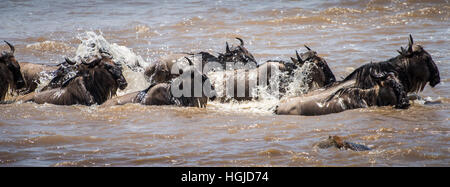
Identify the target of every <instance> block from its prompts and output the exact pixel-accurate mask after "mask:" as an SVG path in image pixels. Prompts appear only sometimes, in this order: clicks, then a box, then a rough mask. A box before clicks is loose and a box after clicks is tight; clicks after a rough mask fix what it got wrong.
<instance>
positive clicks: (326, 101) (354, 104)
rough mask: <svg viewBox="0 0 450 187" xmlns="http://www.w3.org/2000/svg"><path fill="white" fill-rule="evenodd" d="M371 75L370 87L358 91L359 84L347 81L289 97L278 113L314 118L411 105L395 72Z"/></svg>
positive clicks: (372, 72)
mask: <svg viewBox="0 0 450 187" xmlns="http://www.w3.org/2000/svg"><path fill="white" fill-rule="evenodd" d="M369 76H371V79H372V80H373V81H374V82H375V83H376V85H375V86H373V87H371V88H368V89H363V88H358V87H355V86H354V85H358V84H359V83H357V81H356V83H355V82H354V81H348V82H345V83H343V84H339V85H336V86H334V87H330V88H327V89H324V90H323V89H322V90H316V91H314V92H311V93H309V94H306V95H303V96H300V97H293V98H288V99H286V100H284V101H282V102H281V104H280V105H279V106H278V107H277V109H276V111H275V113H276V114H288V115H306V116H311V115H324V114H330V113H338V112H342V111H344V110H350V109H356V108H366V107H370V106H388V105H392V106H395V107H396V108H407V107H408V106H409V100H408V97H407V95H406V92H405V91H404V88H403V86H402V84H401V83H400V81H399V80H398V79H397V75H395V73H393V72H390V73H381V74H376V73H374V70H373V71H371V74H370V75H369Z"/></svg>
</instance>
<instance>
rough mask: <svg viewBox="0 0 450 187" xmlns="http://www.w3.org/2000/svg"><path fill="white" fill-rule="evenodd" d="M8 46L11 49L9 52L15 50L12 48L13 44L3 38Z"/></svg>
mask: <svg viewBox="0 0 450 187" xmlns="http://www.w3.org/2000/svg"><path fill="white" fill-rule="evenodd" d="M3 41H4V42H5V43H6V44H7V45H8V46H9V48H10V49H11V53H12V54H14V51H15V50H16V49H15V48H14V46H13V45H12V44H10V43H9V42H7V41H6V40H3Z"/></svg>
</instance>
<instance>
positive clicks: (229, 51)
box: [225, 42, 231, 53]
mask: <svg viewBox="0 0 450 187" xmlns="http://www.w3.org/2000/svg"><path fill="white" fill-rule="evenodd" d="M225 44H226V47H225V50H226V52H227V53H231V50H230V47H229V46H228V42H225Z"/></svg>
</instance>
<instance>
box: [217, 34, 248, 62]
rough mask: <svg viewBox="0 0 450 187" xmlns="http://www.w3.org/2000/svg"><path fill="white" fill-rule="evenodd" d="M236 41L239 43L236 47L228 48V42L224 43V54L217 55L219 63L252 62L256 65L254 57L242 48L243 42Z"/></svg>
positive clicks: (240, 40)
mask: <svg viewBox="0 0 450 187" xmlns="http://www.w3.org/2000/svg"><path fill="white" fill-rule="evenodd" d="M236 39H237V40H239V42H240V44H239V45H238V46H232V47H231V48H230V46H229V45H228V42H226V46H225V53H219V56H218V59H219V62H221V63H226V62H243V63H244V64H246V63H248V62H253V63H255V64H257V62H256V60H255V57H253V55H252V54H251V53H250V52H248V50H247V49H246V48H245V47H244V40H242V39H241V38H236Z"/></svg>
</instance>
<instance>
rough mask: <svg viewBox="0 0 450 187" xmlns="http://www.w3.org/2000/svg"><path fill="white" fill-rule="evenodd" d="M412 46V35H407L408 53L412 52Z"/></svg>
mask: <svg viewBox="0 0 450 187" xmlns="http://www.w3.org/2000/svg"><path fill="white" fill-rule="evenodd" d="M413 44H414V40H413V38H412V35H411V34H409V39H408V52H412V46H413Z"/></svg>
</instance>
